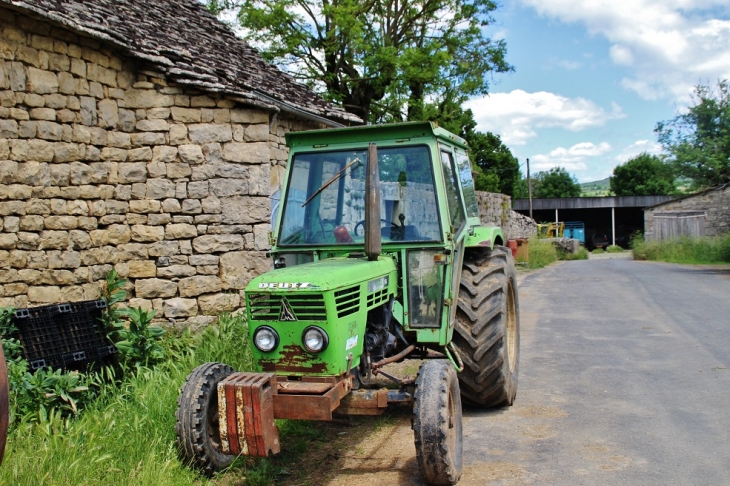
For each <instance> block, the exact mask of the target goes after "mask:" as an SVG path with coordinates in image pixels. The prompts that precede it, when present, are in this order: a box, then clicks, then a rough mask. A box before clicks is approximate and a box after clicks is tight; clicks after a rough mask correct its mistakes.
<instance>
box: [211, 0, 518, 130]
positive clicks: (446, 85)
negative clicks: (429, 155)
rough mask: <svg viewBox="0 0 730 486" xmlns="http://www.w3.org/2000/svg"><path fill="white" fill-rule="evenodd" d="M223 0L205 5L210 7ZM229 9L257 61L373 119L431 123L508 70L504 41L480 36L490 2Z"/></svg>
mask: <svg viewBox="0 0 730 486" xmlns="http://www.w3.org/2000/svg"><path fill="white" fill-rule="evenodd" d="M224 3H225V2H222V1H221V0H217V1H215V0H209V1H208V2H207V4H208V6H209V8H210V9H211V10H212V11H220V10H219V9H220V7H221V5H224ZM231 3H233V4H234V5H235V7H236V9H237V12H238V21H239V23H240V25H241V26H242V27H243V28H244V32H243V35H244V38H245V39H246V40H247V41H248V42H249V43H251V44H253V45H255V46H257V47H259V48H260V50H261V53H262V55H263V56H264V58H265V59H267V60H269V61H273V62H275V63H276V64H278V65H280V66H281V67H282V68H284V69H285V70H287V71H288V72H290V73H291V74H293V75H294V76H295V77H296V78H297V79H298V80H300V81H301V82H304V83H305V84H307V85H309V86H310V87H312V88H314V89H315V90H318V91H320V92H323V95H324V96H325V97H326V98H327V99H329V100H332V101H336V102H340V103H342V105H343V106H344V108H345V109H346V110H347V111H349V112H351V113H354V114H356V115H358V116H360V117H361V118H362V119H363V120H365V121H370V122H373V123H376V122H382V121H395V120H402V119H403V117H404V115H405V116H406V117H407V119H409V120H423V119H425V118H424V117H425V116H427V113H426V112H427V111H428V110H429V109H430V110H431V111H434V110H435V111H436V112H437V113H439V117H441V115H446V114H447V111H448V109H449V108H450V107H451V106H452V105H453V104H460V103H461V102H462V101H464V100H465V99H466V98H468V97H469V96H472V95H476V94H485V93H486V92H487V90H488V80H489V79H490V77H489V76H488V74H489V73H491V72H506V71H509V70H510V69H511V66H509V64H507V62H506V61H505V59H504V55H505V51H506V47H505V43H504V41H501V40H500V41H493V40H491V39H489V38H487V37H486V36H485V34H484V28H485V27H486V26H487V25H489V24H490V23H492V21H493V19H492V17H491V15H492V12H493V11H494V10H496V8H497V5H496V4H495V3H494V2H492V1H491V0H424V1H422V2H417V3H413V2H410V3H409V2H395V1H393V0H372V1H368V2H361V1H357V0H344V1H338V2H325V3H322V2H318V1H312V0H236V1H233V2H231ZM427 100H428V101H427ZM428 105H431V106H430V108H427V106H428Z"/></svg>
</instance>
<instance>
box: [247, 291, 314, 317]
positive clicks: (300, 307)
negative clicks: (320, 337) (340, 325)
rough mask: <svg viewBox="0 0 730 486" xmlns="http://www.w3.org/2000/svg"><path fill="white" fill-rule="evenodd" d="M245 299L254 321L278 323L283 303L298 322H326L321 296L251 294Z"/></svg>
mask: <svg viewBox="0 0 730 486" xmlns="http://www.w3.org/2000/svg"><path fill="white" fill-rule="evenodd" d="M246 298H247V299H248V307H249V310H250V312H251V319H252V320H254V321H278V320H279V318H280V316H281V310H282V305H283V304H282V302H284V301H286V303H287V304H288V306H289V309H290V310H291V311H292V313H293V314H294V316H295V317H296V318H297V320H298V321H325V320H327V310H326V309H325V305H324V298H323V296H322V294H297V293H285V294H278V293H268V292H252V293H249V294H246Z"/></svg>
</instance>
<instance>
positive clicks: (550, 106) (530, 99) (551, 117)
mask: <svg viewBox="0 0 730 486" xmlns="http://www.w3.org/2000/svg"><path fill="white" fill-rule="evenodd" d="M466 107H467V108H471V110H472V111H473V112H474V118H475V119H476V121H477V124H478V125H477V128H478V129H479V130H481V131H489V132H492V133H497V134H499V135H500V136H501V137H502V140H503V141H504V143H505V144H507V145H524V144H525V143H526V142H527V140H529V139H531V138H534V137H536V136H537V133H536V129H537V128H551V127H560V128H564V129H566V130H570V131H573V132H578V131H581V130H584V129H586V128H590V127H595V126H600V125H603V124H604V123H606V121H608V120H613V119H616V118H622V117H623V116H624V114H623V112H622V110H621V107H619V106H618V105H617V104H615V103H614V104H613V105H612V107H611V111H610V112H607V111H606V110H604V109H603V108H601V107H600V106H598V105H596V104H595V103H593V102H592V101H590V100H587V99H585V98H567V97H565V96H560V95H557V94H555V93H548V92H546V91H539V92H536V93H527V92H526V91H523V90H520V89H517V90H514V91H511V92H509V93H493V94H491V95H489V96H486V97H482V98H473V99H471V100H469V101H468V102H467V103H466Z"/></svg>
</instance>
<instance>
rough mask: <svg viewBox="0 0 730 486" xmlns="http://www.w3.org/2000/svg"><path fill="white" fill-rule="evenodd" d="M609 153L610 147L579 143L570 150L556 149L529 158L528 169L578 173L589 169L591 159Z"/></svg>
mask: <svg viewBox="0 0 730 486" xmlns="http://www.w3.org/2000/svg"><path fill="white" fill-rule="evenodd" d="M610 151H611V145H610V144H608V143H607V142H601V143H599V144H598V145H596V144H594V143H593V142H581V143H577V144H575V145H573V146H572V147H570V148H564V147H558V148H556V149H553V150H551V151H550V153H548V154H538V155H534V156H532V157H530V169H531V170H534V171H540V170H548V169H552V168H553V167H564V168H565V169H566V170H567V171H568V172H571V173H572V172H580V171H585V170H586V169H588V168H589V162H590V160H589V159H591V158H594V157H600V156H602V155H604V154H606V153H607V152H610Z"/></svg>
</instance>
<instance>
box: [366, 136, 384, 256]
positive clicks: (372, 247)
mask: <svg viewBox="0 0 730 486" xmlns="http://www.w3.org/2000/svg"><path fill="white" fill-rule="evenodd" d="M380 239H381V234H380V172H379V171H378V149H377V147H376V146H375V144H374V143H371V144H370V145H369V146H368V166H367V176H366V178H365V254H366V255H367V256H368V260H370V261H373V260H377V259H378V255H380Z"/></svg>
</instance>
